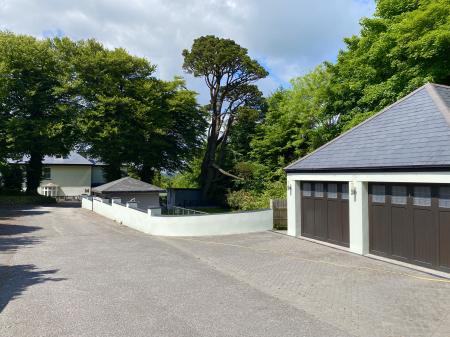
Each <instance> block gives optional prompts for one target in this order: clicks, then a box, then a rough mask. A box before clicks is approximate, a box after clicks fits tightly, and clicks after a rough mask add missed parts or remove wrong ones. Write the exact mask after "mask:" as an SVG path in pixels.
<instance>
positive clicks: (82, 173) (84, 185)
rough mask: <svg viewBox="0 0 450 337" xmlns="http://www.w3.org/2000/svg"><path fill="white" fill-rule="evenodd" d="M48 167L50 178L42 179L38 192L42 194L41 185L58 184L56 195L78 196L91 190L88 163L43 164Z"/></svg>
mask: <svg viewBox="0 0 450 337" xmlns="http://www.w3.org/2000/svg"><path fill="white" fill-rule="evenodd" d="M45 167H50V179H44V180H42V182H41V185H40V187H39V189H38V193H40V194H44V193H43V189H42V186H45V185H46V184H48V183H52V184H55V185H58V186H59V187H58V195H57V196H79V195H81V194H90V192H91V167H90V166H88V165H79V166H75V165H45Z"/></svg>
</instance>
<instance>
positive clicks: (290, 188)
mask: <svg viewBox="0 0 450 337" xmlns="http://www.w3.org/2000/svg"><path fill="white" fill-rule="evenodd" d="M288 191H289V195H292V185H291V183H289V184H288Z"/></svg>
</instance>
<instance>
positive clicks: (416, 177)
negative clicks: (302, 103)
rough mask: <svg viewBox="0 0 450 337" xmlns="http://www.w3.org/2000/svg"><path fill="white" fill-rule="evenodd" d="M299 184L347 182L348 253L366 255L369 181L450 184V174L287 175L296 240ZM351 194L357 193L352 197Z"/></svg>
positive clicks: (290, 217) (290, 226)
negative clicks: (306, 182)
mask: <svg viewBox="0 0 450 337" xmlns="http://www.w3.org/2000/svg"><path fill="white" fill-rule="evenodd" d="M301 181H342V182H348V183H349V221H350V251H352V252H354V253H357V254H367V253H368V252H369V205H368V200H369V195H368V183H369V182H382V183H395V182H397V183H425V184H450V172H386V173H383V172H381V173H380V172H360V173H345V172H344V173H289V174H288V177H287V183H288V196H287V198H288V203H287V205H288V234H289V235H292V236H297V237H298V236H301V207H300V199H301V198H300V193H301V191H299V190H297V188H298V189H299V184H300V182H301ZM294 184H295V185H294ZM289 186H291V191H289ZM294 186H295V187H294ZM352 191H353V192H356V193H353V194H352ZM297 199H298V201H297Z"/></svg>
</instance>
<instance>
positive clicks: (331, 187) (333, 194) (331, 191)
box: [327, 184, 337, 199]
mask: <svg viewBox="0 0 450 337" xmlns="http://www.w3.org/2000/svg"><path fill="white" fill-rule="evenodd" d="M327 189H328V191H327V196H328V198H330V199H337V184H328V187H327Z"/></svg>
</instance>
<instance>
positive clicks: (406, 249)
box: [369, 184, 450, 271]
mask: <svg viewBox="0 0 450 337" xmlns="http://www.w3.org/2000/svg"><path fill="white" fill-rule="evenodd" d="M369 218H370V220H369V225H370V252H371V253H373V254H377V255H381V256H385V257H390V258H394V259H397V260H400V261H404V262H408V263H413V264H417V265H421V266H425V267H428V268H434V269H439V270H444V271H450V187H449V186H439V185H412V184H370V185H369Z"/></svg>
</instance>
